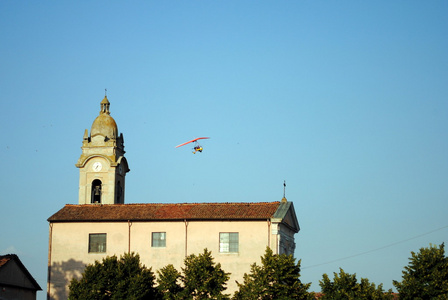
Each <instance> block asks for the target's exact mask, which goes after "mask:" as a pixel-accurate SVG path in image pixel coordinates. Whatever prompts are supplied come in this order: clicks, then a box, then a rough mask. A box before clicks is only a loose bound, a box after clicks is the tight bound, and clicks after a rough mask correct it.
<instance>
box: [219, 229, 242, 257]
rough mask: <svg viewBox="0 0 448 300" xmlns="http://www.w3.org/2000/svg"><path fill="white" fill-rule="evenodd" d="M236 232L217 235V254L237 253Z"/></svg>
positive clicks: (237, 239)
mask: <svg viewBox="0 0 448 300" xmlns="http://www.w3.org/2000/svg"><path fill="white" fill-rule="evenodd" d="M238 245H239V235H238V232H221V233H220V234H219V252H221V253H238Z"/></svg>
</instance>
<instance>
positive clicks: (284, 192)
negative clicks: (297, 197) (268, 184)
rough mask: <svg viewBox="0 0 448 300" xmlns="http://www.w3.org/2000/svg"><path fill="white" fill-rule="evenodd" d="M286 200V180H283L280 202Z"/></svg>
mask: <svg viewBox="0 0 448 300" xmlns="http://www.w3.org/2000/svg"><path fill="white" fill-rule="evenodd" d="M287 201H288V200H286V180H283V198H282V202H287Z"/></svg>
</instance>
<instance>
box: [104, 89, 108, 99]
mask: <svg viewBox="0 0 448 300" xmlns="http://www.w3.org/2000/svg"><path fill="white" fill-rule="evenodd" d="M104 97H107V89H104Z"/></svg>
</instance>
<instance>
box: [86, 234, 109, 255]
mask: <svg viewBox="0 0 448 300" xmlns="http://www.w3.org/2000/svg"><path fill="white" fill-rule="evenodd" d="M106 237H107V235H106V233H91V234H89V253H102V252H106Z"/></svg>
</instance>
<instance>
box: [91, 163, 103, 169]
mask: <svg viewBox="0 0 448 300" xmlns="http://www.w3.org/2000/svg"><path fill="white" fill-rule="evenodd" d="M102 168H103V165H102V164H101V163H100V162H99V161H97V162H95V163H94V164H93V166H92V169H93V170H94V171H95V172H99V171H101V169H102Z"/></svg>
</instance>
